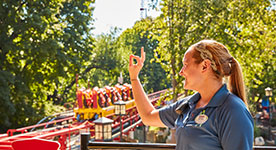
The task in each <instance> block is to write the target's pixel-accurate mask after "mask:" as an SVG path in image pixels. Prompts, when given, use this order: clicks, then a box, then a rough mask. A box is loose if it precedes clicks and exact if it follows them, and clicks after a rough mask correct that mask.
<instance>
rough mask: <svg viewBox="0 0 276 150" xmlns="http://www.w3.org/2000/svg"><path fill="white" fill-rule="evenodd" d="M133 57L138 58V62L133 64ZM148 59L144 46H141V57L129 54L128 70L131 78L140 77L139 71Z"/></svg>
mask: <svg viewBox="0 0 276 150" xmlns="http://www.w3.org/2000/svg"><path fill="white" fill-rule="evenodd" d="M133 59H136V61H137V64H133ZM145 59H146V53H145V52H144V47H142V48H141V57H139V56H135V55H133V54H132V55H130V56H129V65H128V71H129V76H130V79H138V75H139V72H140V71H141V69H142V68H143V66H144V61H145Z"/></svg>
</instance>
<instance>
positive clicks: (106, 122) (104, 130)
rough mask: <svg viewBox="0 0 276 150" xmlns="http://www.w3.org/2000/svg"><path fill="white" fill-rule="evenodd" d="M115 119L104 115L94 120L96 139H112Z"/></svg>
mask: <svg viewBox="0 0 276 150" xmlns="http://www.w3.org/2000/svg"><path fill="white" fill-rule="evenodd" d="M112 122H113V120H111V119H108V118H105V117H102V118H99V119H97V120H95V121H94V123H95V141H112V128H111V125H112Z"/></svg>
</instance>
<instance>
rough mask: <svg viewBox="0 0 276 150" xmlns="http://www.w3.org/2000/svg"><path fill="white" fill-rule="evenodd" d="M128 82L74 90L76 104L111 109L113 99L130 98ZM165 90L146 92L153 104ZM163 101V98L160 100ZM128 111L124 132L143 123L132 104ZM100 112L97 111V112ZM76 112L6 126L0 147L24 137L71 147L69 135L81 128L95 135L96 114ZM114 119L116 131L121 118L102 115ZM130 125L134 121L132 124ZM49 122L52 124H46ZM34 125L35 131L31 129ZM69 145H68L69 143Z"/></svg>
mask: <svg viewBox="0 0 276 150" xmlns="http://www.w3.org/2000/svg"><path fill="white" fill-rule="evenodd" d="M131 92H132V91H131V86H130V85H129V84H124V85H116V86H115V87H105V88H103V89H98V88H94V89H92V90H90V89H88V90H84V89H82V90H78V91H77V106H78V108H87V109H99V111H100V110H108V109H114V106H112V105H113V103H114V102H116V101H118V100H119V99H122V100H123V101H130V100H132V93H131ZM165 92H166V90H163V91H159V92H155V93H152V94H149V95H148V96H149V99H150V100H151V102H152V103H153V105H154V106H156V104H157V101H158V100H159V99H160V95H161V94H164V93H165ZM162 102H164V101H162ZM126 112H127V115H125V116H123V117H122V124H123V126H124V124H127V125H128V127H131V129H130V130H127V131H126V132H124V133H123V134H124V135H128V134H129V132H130V131H133V130H135V128H136V127H137V126H141V125H143V124H142V122H141V121H139V120H140V117H139V115H138V112H137V110H136V107H135V106H131V107H129V108H128V109H127V110H126ZM99 115H100V114H99ZM75 116H77V115H75V114H71V115H68V116H66V117H64V118H62V119H58V120H53V121H51V122H46V123H40V124H38V125H32V126H28V127H23V128H19V129H9V130H8V131H7V133H6V134H0V150H12V143H13V142H15V141H18V140H23V139H25V140H26V139H33V138H38V139H46V140H54V141H58V142H59V143H60V150H65V149H67V148H69V150H70V149H71V146H70V145H71V144H70V142H71V137H73V136H76V135H79V134H80V132H82V131H83V130H86V132H90V134H91V137H92V138H93V137H94V134H95V133H94V124H93V123H92V122H93V120H94V119H96V118H93V117H92V118H88V119H82V120H81V119H79V120H77V118H76V117H75ZM93 116H94V117H95V115H93ZM105 117H107V118H109V119H112V120H114V122H113V124H112V130H114V131H115V129H116V128H118V127H119V125H120V120H119V119H120V118H119V117H118V116H115V114H114V113H111V114H108V115H107V116H105ZM136 122H139V123H138V124H137V123H136ZM135 123H136V125H134V126H132V125H133V124H135ZM49 125H52V127H48V126H49ZM34 128H37V129H36V130H35V131H33V130H32V129H34ZM114 140H119V137H118V136H115V137H114ZM68 146H69V147H68Z"/></svg>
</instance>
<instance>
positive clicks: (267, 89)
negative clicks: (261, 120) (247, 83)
mask: <svg viewBox="0 0 276 150" xmlns="http://www.w3.org/2000/svg"><path fill="white" fill-rule="evenodd" d="M265 96H266V97H267V98H268V102H269V106H268V111H269V120H268V140H271V118H272V113H271V111H272V110H271V101H270V97H272V88H270V87H267V88H265Z"/></svg>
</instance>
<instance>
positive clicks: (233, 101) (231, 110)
mask: <svg viewBox="0 0 276 150" xmlns="http://www.w3.org/2000/svg"><path fill="white" fill-rule="evenodd" d="M218 111H219V114H220V115H219V116H220V117H221V118H220V119H225V118H232V119H238V120H239V119H243V118H247V119H248V120H250V121H252V120H253V119H252V116H251V114H250V112H249V110H248V108H247V107H246V105H245V103H244V102H243V101H242V100H241V99H240V98H239V97H238V96H236V95H234V94H232V93H229V95H228V97H227V99H226V100H225V102H224V103H223V104H222V105H221V106H220V107H219V109H218Z"/></svg>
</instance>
